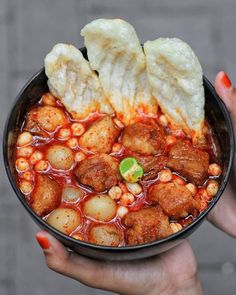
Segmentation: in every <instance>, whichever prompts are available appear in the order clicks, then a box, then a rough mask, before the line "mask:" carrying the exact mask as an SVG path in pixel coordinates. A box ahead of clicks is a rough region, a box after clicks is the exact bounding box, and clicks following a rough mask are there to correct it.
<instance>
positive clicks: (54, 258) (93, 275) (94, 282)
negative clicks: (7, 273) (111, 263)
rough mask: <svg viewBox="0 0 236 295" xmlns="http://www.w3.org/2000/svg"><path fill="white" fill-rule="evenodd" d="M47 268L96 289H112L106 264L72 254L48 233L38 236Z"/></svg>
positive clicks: (41, 232) (41, 233)
mask: <svg viewBox="0 0 236 295" xmlns="http://www.w3.org/2000/svg"><path fill="white" fill-rule="evenodd" d="M36 239H37V241H38V243H39V245H40V246H41V248H42V249H43V253H44V255H45V260H46V263H47V266H48V267H49V268H50V269H52V270H54V271H56V272H58V273H61V274H63V275H66V276H68V277H71V278H73V279H76V280H79V281H80V282H81V283H83V284H85V285H88V286H90V287H94V288H104V289H110V288H111V287H113V286H110V284H109V281H108V280H107V275H108V269H107V267H106V264H103V263H101V262H99V261H95V260H92V259H89V258H86V257H83V256H80V255H77V254H74V253H73V252H70V251H68V250H67V249H66V247H65V246H63V245H62V244H61V243H60V242H59V241H58V240H57V239H55V238H54V237H53V236H51V235H50V234H49V233H47V232H46V231H40V232H38V233H37V234H36Z"/></svg>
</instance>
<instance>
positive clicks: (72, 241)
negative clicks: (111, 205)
mask: <svg viewBox="0 0 236 295" xmlns="http://www.w3.org/2000/svg"><path fill="white" fill-rule="evenodd" d="M80 51H82V53H83V52H84V51H85V48H80ZM43 73H44V74H45V69H44V67H43V68H41V70H39V71H38V72H37V73H36V74H34V75H33V76H32V77H31V78H30V79H29V80H28V81H27V82H26V83H25V85H24V86H23V88H22V89H21V91H20V92H19V94H18V95H17V96H16V99H15V100H14V103H13V104H12V107H11V108H10V111H9V113H8V116H7V119H6V122H5V126H4V132H3V159H4V166H5V170H6V174H7V176H8V179H9V181H10V184H11V186H12V188H13V190H14V192H15V194H16V195H17V197H18V199H19V200H20V202H21V204H22V205H23V206H24V207H25V209H26V210H27V211H28V213H29V214H30V215H32V216H33V218H34V219H35V220H34V221H37V223H38V224H40V225H41V226H42V227H43V228H44V229H46V230H48V231H49V233H50V232H51V233H52V234H54V235H55V236H56V237H57V236H59V237H60V238H61V239H65V240H67V241H68V242H70V244H71V245H73V246H72V247H71V248H72V249H73V248H74V245H78V246H83V247H88V248H92V249H96V250H104V251H111V252H114V253H120V252H127V251H133V250H139V249H146V248H150V247H154V246H158V245H162V244H165V243H168V242H171V241H172V240H177V239H178V238H181V236H183V235H184V234H186V233H188V232H189V231H191V230H192V228H193V227H194V226H195V225H196V224H198V223H201V221H202V220H203V219H204V218H205V217H206V215H207V214H208V213H209V212H210V211H211V210H212V208H213V207H214V206H215V204H216V203H217V202H218V200H219V199H220V197H221V195H222V193H223V191H224V190H225V187H226V185H227V183H228V180H229V177H230V173H231V171H232V165H233V160H234V153H235V140H234V131H233V125H232V121H231V118H230V114H229V112H228V110H227V108H226V106H225V104H224V102H223V101H222V100H221V99H220V97H219V96H218V95H217V93H216V91H215V89H214V87H213V85H212V84H211V82H210V81H209V80H208V79H207V78H206V77H205V76H204V75H203V84H204V86H205V87H206V88H207V89H208V90H209V91H210V92H211V93H212V95H213V97H214V99H215V100H216V102H217V104H218V106H219V108H220V110H221V112H222V113H223V116H224V118H225V121H226V125H227V130H228V132H229V138H230V155H229V165H228V167H227V171H226V174H225V177H224V179H223V180H222V183H221V186H220V189H219V191H218V192H217V195H216V196H215V197H214V199H213V200H212V201H211V203H210V204H209V206H208V207H207V209H206V210H204V211H203V212H202V213H200V215H199V216H198V217H197V218H196V219H194V220H193V221H192V222H191V223H190V224H189V225H188V226H187V227H185V228H183V229H182V230H180V231H178V232H177V233H174V234H172V235H170V236H167V237H165V238H163V239H160V240H156V241H152V242H149V243H145V244H138V245H131V246H129V245H126V246H120V247H112V246H102V245H97V244H92V243H89V242H84V241H80V240H76V239H74V238H72V237H70V236H68V235H66V234H64V233H62V232H60V231H58V230H56V229H55V228H53V227H52V226H50V225H49V224H48V223H47V222H46V221H45V220H43V219H42V218H41V217H40V216H38V215H37V214H36V213H35V212H34V211H33V209H32V208H31V207H30V206H29V205H28V204H27V202H26V200H24V199H23V198H24V195H23V194H22V193H21V191H20V189H19V188H18V186H17V184H16V182H15V180H14V177H13V175H12V173H11V171H10V164H9V161H8V145H7V139H8V134H9V129H10V120H11V116H12V113H13V111H14V110H15V108H16V106H17V103H18V101H19V100H20V99H21V96H22V94H23V93H24V92H25V91H26V89H27V88H28V87H29V86H30V85H31V83H32V82H34V80H35V79H37V78H38V76H40V75H42V74H43Z"/></svg>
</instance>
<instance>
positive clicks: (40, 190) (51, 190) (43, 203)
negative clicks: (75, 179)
mask: <svg viewBox="0 0 236 295" xmlns="http://www.w3.org/2000/svg"><path fill="white" fill-rule="evenodd" d="M60 201H61V187H60V185H59V184H58V183H57V182H56V181H55V180H54V179H52V178H50V177H48V176H47V175H38V176H36V178H35V187H34V190H33V191H32V193H31V196H30V201H29V203H30V205H31V207H32V209H33V210H34V211H35V213H36V214H38V215H39V216H42V215H46V214H48V213H50V212H51V211H52V210H54V209H55V208H57V207H58V206H59V205H60Z"/></svg>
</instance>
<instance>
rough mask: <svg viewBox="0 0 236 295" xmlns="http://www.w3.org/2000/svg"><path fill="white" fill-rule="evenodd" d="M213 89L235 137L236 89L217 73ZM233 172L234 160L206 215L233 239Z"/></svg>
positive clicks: (235, 188)
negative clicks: (230, 123) (225, 108)
mask: <svg viewBox="0 0 236 295" xmlns="http://www.w3.org/2000/svg"><path fill="white" fill-rule="evenodd" d="M215 89H216V92H217V93H218V95H219V96H220V97H221V99H222V100H223V102H224V103H225V105H226V107H227V109H228V111H229V112H230V116H231V119H232V123H233V127H234V135H235V137H236V89H235V88H234V86H233V85H232V83H231V81H230V80H229V78H228V76H227V75H226V74H225V73H224V72H219V73H218V74H217V76H216V79H215ZM235 171H236V159H235V161H234V167H233V173H232V175H231V177H230V180H229V183H228V185H227V187H226V190H225V192H224V195H223V196H222V198H221V199H220V200H219V202H218V203H217V205H216V206H215V207H214V209H213V210H212V211H211V212H210V213H209V215H208V219H209V221H210V222H211V223H212V224H214V225H215V226H217V227H218V228H220V229H221V230H223V231H224V232H226V233H228V234H229V235H232V236H234V237H236V196H235V192H236V174H235Z"/></svg>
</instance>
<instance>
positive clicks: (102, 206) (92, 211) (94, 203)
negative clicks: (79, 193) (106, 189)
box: [83, 195, 116, 221]
mask: <svg viewBox="0 0 236 295" xmlns="http://www.w3.org/2000/svg"><path fill="white" fill-rule="evenodd" d="M83 212H84V214H85V215H86V216H89V217H92V218H94V219H96V220H100V221H110V220H112V219H113V218H114V217H115V215H116V202H115V201H114V200H112V198H110V197H109V196H108V195H97V196H93V197H89V198H87V199H86V200H85V203H84V205H83Z"/></svg>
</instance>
